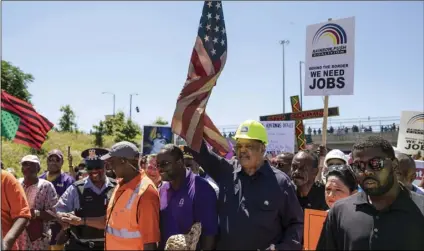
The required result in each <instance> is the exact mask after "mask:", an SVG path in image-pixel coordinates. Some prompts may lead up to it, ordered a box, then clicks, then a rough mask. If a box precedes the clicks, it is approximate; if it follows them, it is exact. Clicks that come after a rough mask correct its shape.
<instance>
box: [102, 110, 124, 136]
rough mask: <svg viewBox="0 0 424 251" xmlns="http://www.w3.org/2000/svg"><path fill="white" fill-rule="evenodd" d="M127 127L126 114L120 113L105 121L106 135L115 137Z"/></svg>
mask: <svg viewBox="0 0 424 251" xmlns="http://www.w3.org/2000/svg"><path fill="white" fill-rule="evenodd" d="M124 126H125V114H124V112H122V111H119V112H118V113H117V114H116V115H115V116H110V117H107V118H106V119H105V121H104V133H105V135H115V133H116V131H118V130H122V128H123V127H124Z"/></svg>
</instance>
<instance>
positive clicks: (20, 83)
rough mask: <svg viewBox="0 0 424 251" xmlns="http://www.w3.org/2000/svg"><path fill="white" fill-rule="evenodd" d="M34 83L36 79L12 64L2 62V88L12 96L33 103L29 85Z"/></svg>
mask: <svg viewBox="0 0 424 251" xmlns="http://www.w3.org/2000/svg"><path fill="white" fill-rule="evenodd" d="M33 81H34V77H33V76H32V75H31V74H29V73H25V72H23V71H22V70H21V69H19V68H18V67H16V66H14V65H12V64H11V63H10V62H7V61H4V60H2V61H1V88H2V89H3V90H5V91H6V92H7V93H9V94H10V95H13V96H15V97H17V98H20V99H22V100H25V101H27V102H29V103H31V96H32V95H31V94H30V93H29V91H28V84H29V83H32V82H33Z"/></svg>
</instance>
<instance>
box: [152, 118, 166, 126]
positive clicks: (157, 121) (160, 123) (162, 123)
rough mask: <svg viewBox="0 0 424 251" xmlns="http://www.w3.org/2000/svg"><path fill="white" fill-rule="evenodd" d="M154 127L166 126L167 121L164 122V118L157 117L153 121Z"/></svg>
mask: <svg viewBox="0 0 424 251" xmlns="http://www.w3.org/2000/svg"><path fill="white" fill-rule="evenodd" d="M153 124H154V125H168V124H169V123H168V121H166V120H165V119H164V118H162V117H157V118H156V120H155V121H153Z"/></svg>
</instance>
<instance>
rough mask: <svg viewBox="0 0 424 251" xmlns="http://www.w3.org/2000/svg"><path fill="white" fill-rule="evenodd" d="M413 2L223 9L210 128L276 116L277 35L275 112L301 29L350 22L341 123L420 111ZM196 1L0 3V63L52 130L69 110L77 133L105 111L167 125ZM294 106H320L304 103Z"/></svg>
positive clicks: (294, 80)
mask: <svg viewBox="0 0 424 251" xmlns="http://www.w3.org/2000/svg"><path fill="white" fill-rule="evenodd" d="M423 4H424V3H423V2H418V1H417V2H391V1H386V2H384V1H380V2H349V1H346V2H301V1H299V2H224V3H223V7H224V16H225V19H226V28H227V36H228V58H227V64H226V66H225V69H224V71H223V73H222V75H221V77H220V78H219V80H218V84H217V86H216V87H215V88H214V90H213V94H212V96H211V98H210V101H209V104H208V107H207V111H208V113H209V115H210V116H211V117H212V119H213V121H214V122H215V124H216V125H218V126H226V125H237V124H239V123H240V122H242V121H243V120H246V119H250V118H251V119H258V118H259V116H260V115H267V114H275V113H281V112H282V70H281V68H282V63H281V61H282V59H281V45H280V44H279V43H278V41H279V40H281V39H289V40H290V44H289V45H288V47H286V111H287V112H288V111H291V109H290V99H289V96H292V95H298V94H299V60H304V58H305V37H306V26H307V25H309V24H314V23H320V22H323V21H326V20H327V19H328V18H329V17H331V18H333V19H338V18H345V17H350V16H355V17H356V39H355V40H356V49H355V50H356V54H355V95H353V96H331V97H330V101H329V104H330V107H331V106H339V107H340V113H341V114H340V115H341V116H340V117H339V118H341V119H344V118H359V117H362V118H364V117H368V116H371V117H385V116H400V112H401V111H402V110H423V106H424V105H423V104H424V100H423V96H424V95H423V93H424V87H423V85H424V84H423V83H424V79H423V68H424V65H423V43H424V41H423V30H424V27H423V22H424V20H423V8H424V6H423ZM202 5H203V2H200V1H199V2H83V1H80V2H9V1H8V2H3V3H2V47H3V48H2V58H3V60H7V61H10V62H12V63H13V64H14V65H17V66H19V67H20V68H21V69H22V70H24V71H25V72H28V73H31V74H33V75H34V77H35V82H34V83H32V84H31V85H30V87H29V90H30V92H31V93H32V94H33V99H32V101H33V103H34V105H35V106H36V109H37V110H38V111H39V112H40V113H42V114H43V115H45V116H46V117H47V118H49V119H50V120H51V121H52V122H54V123H57V122H58V119H59V117H60V112H59V107H60V106H61V105H66V104H69V105H71V107H72V108H73V109H74V111H75V113H76V115H77V119H78V120H77V122H78V125H79V127H80V128H81V129H83V130H85V131H88V130H90V129H91V128H92V125H93V124H96V123H98V121H99V120H100V119H103V118H104V115H105V114H111V113H112V96H109V95H102V94H101V93H102V92H103V91H109V92H114V93H115V94H116V108H117V110H123V111H124V112H125V113H126V114H128V113H129V94H130V93H138V94H140V95H139V96H134V97H133V107H135V106H138V107H139V108H140V113H136V112H135V111H133V120H134V121H136V122H138V123H139V124H141V125H143V124H149V123H151V122H152V121H153V120H155V118H156V117H158V116H162V117H164V118H165V119H168V120H170V119H171V117H172V114H173V112H174V109H175V103H176V99H177V96H178V94H179V92H180V90H181V88H182V86H183V84H184V81H185V78H186V75H187V70H188V64H189V59H190V55H191V51H192V48H193V45H194V41H195V37H196V34H197V27H198V23H199V19H200V15H201V10H202ZM303 106H304V107H303V109H304V110H309V109H317V108H322V107H323V101H322V97H304V99H303Z"/></svg>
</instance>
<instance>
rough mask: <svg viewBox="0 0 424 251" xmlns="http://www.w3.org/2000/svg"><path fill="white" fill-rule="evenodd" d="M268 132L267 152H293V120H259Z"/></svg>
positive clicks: (274, 153)
mask: <svg viewBox="0 0 424 251" xmlns="http://www.w3.org/2000/svg"><path fill="white" fill-rule="evenodd" d="M261 123H262V124H263V125H264V126H265V128H266V130H267V133H268V145H267V147H266V151H267V154H271V155H272V156H273V157H275V156H277V155H279V154H281V153H282V152H291V153H294V138H295V137H294V123H295V122H294V121H261Z"/></svg>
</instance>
